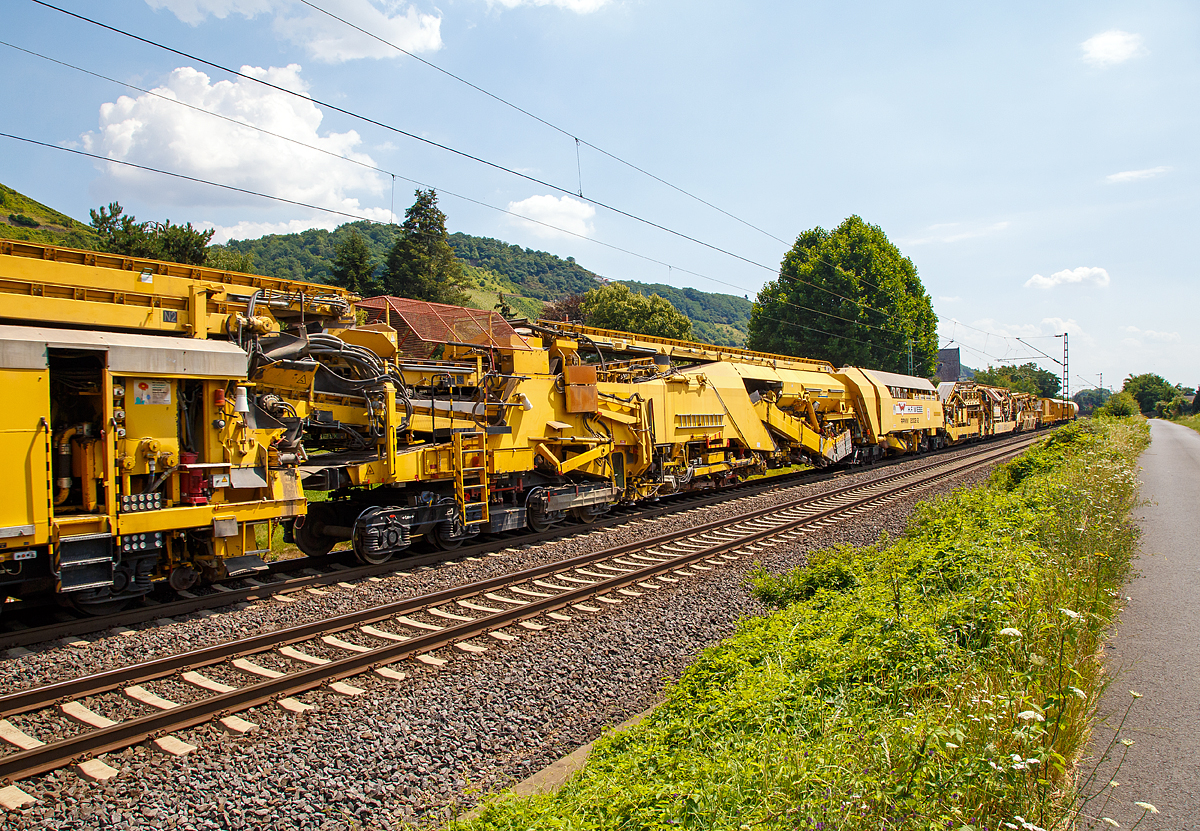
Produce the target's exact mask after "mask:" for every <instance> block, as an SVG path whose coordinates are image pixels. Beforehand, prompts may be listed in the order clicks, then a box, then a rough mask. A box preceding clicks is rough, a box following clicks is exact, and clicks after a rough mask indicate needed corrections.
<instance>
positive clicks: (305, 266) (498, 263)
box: [228, 222, 753, 346]
mask: <svg viewBox="0 0 1200 831" xmlns="http://www.w3.org/2000/svg"><path fill="white" fill-rule="evenodd" d="M351 230H357V231H358V233H359V234H360V235H361V236H362V238H363V240H364V241H365V242H366V243H367V247H368V248H369V249H370V251H371V255H372V256H373V257H374V258H375V260H376V262H378V263H379V264H380V267H381V268H382V264H383V262H384V260H386V259H387V252H388V249H390V248H391V246H392V242H393V240H394V228H392V227H391V226H387V225H377V224H374V223H370V222H351V223H347V224H346V225H342V226H340V227H339V228H338V229H337V230H335V231H322V230H311V231H303V232H301V233H299V234H277V235H272V236H266V237H262V238H260V239H254V240H236V241H233V242H230V243H228V247H229V248H230V249H232V250H235V251H238V252H240V253H252V254H253V255H254V266H255V270H256V271H258V272H260V273H262V274H266V275H269V276H272V277H291V278H293V279H297V280H310V281H313V282H317V283H325V282H328V281H329V265H330V263H331V262H332V261H333V258H334V256H335V249H336V246H337V244H338V242H339V241H340V240H341V238H342V236H343V235H344V234H347V233H349V232H350V231H351ZM449 241H450V245H451V247H452V248H454V253H455V254H456V255H457V256H458V258H459V259H460V260H462V261H463V262H464V263H466V265H467V267H468V272H469V273H470V274H471V276H472V278H473V279H474V280H475V282H476V284H477V286H478V288H477V289H475V290H474V291H472V292H471V300H472V302H473V303H474V304H475V305H476V306H478V307H480V308H486V309H490V308H492V307H493V306H494V305H495V304H496V303H497V302H498V299H499V298H498V297H497V295H498V294H501V293H503V294H504V295H505V299H506V300H507V302H508V303H509V305H511V306H512V307H513V308H514V309H515V310H516V311H518V312H519V313H520V314H524V315H528V316H531V317H532V316H536V315H537V314H538V313H539V310H540V304H542V303H546V302H550V301H554V300H559V299H561V298H563V297H565V296H567V295H570V294H584V293H585V292H587V291H590V290H591V289H594V288H596V287H598V286H599V285H601V282H602V281H601V279H600V277H599V275H597V274H596V273H595V272H593V271H589V270H588V269H586V268H584V267H583V266H581V265H579V264H578V263H577V262H575V260H574V259H573V258H570V257H568V258H567V259H563V258H561V257H557V256H555V255H554V254H548V253H546V252H545V251H534V250H532V249H530V248H522V247H521V246H519V245H510V244H508V243H506V242H502V241H501V240H497V239H491V238H489V237H475V236H471V235H470V234H463V233H455V234H451V235H450V236H449ZM622 282H624V283H625V284H626V285H628V286H629V288H630V289H631V290H633V291H635V292H637V293H638V294H642V295H646V296H649V295H651V294H658V295H660V296H662V297H664V298H666V299H667V300H669V301H670V302H671V305H673V306H674V307H675V308H677V309H679V310H680V311H681V312H683V313H684V314H686V315H687V316H688V317H689V318H691V320H692V324H693V332H694V336H695V338H696V339H697V340H701V341H705V342H708V343H715V344H720V345H726V346H740V345H742V344H743V343H745V341H746V327H747V326H748V324H749V322H750V308H751V306H752V305H753V304H752V303H751V302H750V301H749V300H746V299H744V298H741V297H734V296H733V295H728V294H712V293H709V292H704V291H698V290H697V289H692V288H686V289H679V288H675V287H674V286H668V285H664V284H661V283H637V282H632V281H622Z"/></svg>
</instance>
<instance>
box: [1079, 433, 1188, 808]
mask: <svg viewBox="0 0 1200 831" xmlns="http://www.w3.org/2000/svg"><path fill="white" fill-rule="evenodd" d="M1150 430H1151V437H1152V441H1151V444H1150V447H1149V448H1148V449H1147V450H1146V452H1145V453H1144V454H1143V455H1142V457H1141V460H1140V464H1141V467H1142V471H1141V480H1142V483H1143V484H1142V497H1143V498H1144V499H1147V500H1149V504H1148V505H1146V506H1145V507H1143V508H1141V509H1140V510H1139V512H1138V514H1139V518H1138V525H1139V526H1140V527H1141V529H1142V538H1141V546H1140V547H1141V556H1140V557H1139V559H1138V560H1137V561H1135V563H1134V567H1135V568H1136V569H1137V571H1138V572H1139V576H1138V577H1135V578H1134V579H1133V580H1131V581H1130V582H1129V584H1128V585H1127V586H1126V588H1125V593H1126V594H1127V595H1128V597H1129V601H1128V603H1127V604H1126V609H1125V611H1124V613H1123V614H1122V615H1121V619H1120V621H1119V622H1118V625H1117V627H1116V629H1115V631H1114V637H1113V638H1112V639H1111V641H1110V642H1109V644H1108V646H1107V648H1106V653H1107V655H1106V658H1107V666H1108V668H1109V671H1110V673H1111V674H1112V676H1113V681H1112V683H1111V684H1110V685H1109V688H1108V690H1107V692H1106V694H1105V696H1104V699H1103V700H1102V705H1101V714H1102V715H1104V716H1105V721H1104V723H1101V724H1099V725H1098V726H1097V728H1096V730H1095V731H1094V733H1093V736H1092V743H1091V746H1090V748H1089V749H1090V754H1089V755H1090V756H1091V758H1092V761H1090V762H1089V761H1086V760H1085V763H1084V766H1083V769H1084V770H1085V771H1090V770H1091V769H1093V768H1094V767H1095V766H1096V762H1095V760H1096V759H1097V758H1099V757H1101V756H1102V755H1103V754H1104V752H1105V748H1106V747H1108V746H1109V744H1110V742H1112V740H1113V738H1114V730H1115V728H1116V727H1117V723H1118V722H1119V721H1120V720H1121V718H1122V716H1123V715H1124V714H1125V712H1126V707H1127V705H1128V704H1129V702H1130V701H1131V700H1133V697H1132V696H1131V695H1130V691H1131V690H1133V691H1135V692H1138V693H1141V695H1142V698H1140V699H1137V700H1134V704H1133V707H1132V709H1130V710H1129V712H1128V716H1127V717H1126V719H1125V724H1124V727H1122V728H1121V730H1120V734H1119V735H1118V736H1117V737H1116V738H1117V739H1118V740H1119V739H1122V738H1124V739H1129V740H1132V741H1133V745H1132V746H1131V747H1130V748H1129V749H1128V752H1127V754H1126V755H1125V758H1124V761H1123V763H1122V764H1121V765H1120V769H1119V770H1117V769H1116V766H1117V763H1118V762H1120V761H1121V755H1122V752H1123V751H1124V748H1123V747H1122V746H1121V745H1120V743H1119V741H1118V743H1117V744H1116V745H1115V746H1114V747H1113V750H1112V751H1111V754H1110V758H1108V759H1107V760H1105V761H1103V762H1102V763H1101V764H1100V765H1099V767H1098V769H1097V770H1098V775H1097V776H1096V777H1095V780H1094V781H1095V785H1094V786H1093V787H1092V788H1091V790H1093V791H1095V790H1097V789H1098V788H1099V786H1101V785H1104V784H1106V783H1108V782H1109V781H1110V780H1113V779H1115V780H1116V781H1117V783H1118V786H1117V787H1116V788H1110V789H1109V792H1110V793H1111V798H1107V796H1106V795H1105V796H1100V797H1099V798H1096V799H1093V800H1091V801H1090V802H1089V803H1087V804H1085V805H1084V813H1085V814H1087V815H1089V816H1090V817H1092V818H1098V817H1109V818H1111V819H1113V820H1115V821H1116V822H1118V823H1120V826H1121V827H1122V828H1131V827H1132V826H1133V825H1134V824H1135V823H1136V822H1137V821H1138V819H1139V818H1140V817H1142V815H1143V809H1141V808H1138V807H1136V806H1135V805H1134V804H1133V803H1134V802H1148V803H1150V804H1152V805H1154V806H1155V807H1156V808H1157V809H1158V810H1159V813H1158V814H1157V815H1149V816H1146V817H1145V819H1144V821H1142V823H1141V824H1140V825H1139V826H1138V828H1139V829H1146V830H1147V831H1149V829H1170V830H1171V831H1176V829H1200V433H1197V432H1196V431H1194V430H1190V429H1188V428H1186V427H1181V426H1180V425H1178V424H1172V423H1171V422H1167V421H1161V420H1157V419H1156V420H1154V421H1151V422H1150ZM1085 775H1086V773H1085ZM1106 798H1107V802H1106ZM1080 826H1081V827H1083V828H1089V827H1094V828H1103V829H1108V828H1111V826H1110V825H1109V824H1107V823H1104V822H1102V821H1097V820H1096V819H1092V820H1091V821H1083V822H1081V823H1080Z"/></svg>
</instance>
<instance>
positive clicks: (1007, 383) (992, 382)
mask: <svg viewBox="0 0 1200 831" xmlns="http://www.w3.org/2000/svg"><path fill="white" fill-rule="evenodd" d="M975 380H976V381H977V382H978V383H980V384H987V385H988V386H992V387H1007V388H1008V389H1010V390H1014V391H1016V392H1028V393H1033V394H1034V395H1040V396H1041V397H1042V398H1053V397H1054V396H1056V395H1058V391H1059V390H1061V389H1062V379H1061V378H1059V376H1058V375H1056V374H1055V373H1053V372H1050V371H1049V370H1047V369H1042V368H1041V367H1039V366H1038V365H1037V364H1035V363H1032V362H1030V363H1027V364H1021V365H1020V366H997V367H993V366H989V367H988V368H987V369H980V370H977V371H976V372H975Z"/></svg>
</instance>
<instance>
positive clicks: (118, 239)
mask: <svg viewBox="0 0 1200 831" xmlns="http://www.w3.org/2000/svg"><path fill="white" fill-rule="evenodd" d="M89 213H90V214H91V218H92V222H91V225H92V227H93V228H95V229H96V233H97V234H98V235H99V237H100V246H101V247H100V250H101V251H107V252H108V253H110V254H120V255H122V256H125V257H144V258H146V259H150V260H165V261H167V262H173V263H183V264H184V265H204V264H205V262H206V261H207V259H208V243H209V241H210V240H212V238H213V234H215V233H216V231H215V230H208V231H201V230H200V229H199V228H193V227H192V223H190V222H188V223H186V224H184V225H174V224H172V223H171V220H169V219H168V220H166V221H165V222H138V221H137V219H136V217H133V216H130V215H127V214H126V213H125V210H124V209H123V208H122V207H121V205H120V203H119V202H110V203H109V204H108V207H107V209H106V208H105V207H104V206H101V207H100V210H99V211H95V210H93V211H89Z"/></svg>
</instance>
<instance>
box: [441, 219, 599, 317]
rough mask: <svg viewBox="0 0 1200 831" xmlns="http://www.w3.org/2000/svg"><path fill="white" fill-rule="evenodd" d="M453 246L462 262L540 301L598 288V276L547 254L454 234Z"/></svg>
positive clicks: (485, 238) (496, 241) (566, 260)
mask: <svg viewBox="0 0 1200 831" xmlns="http://www.w3.org/2000/svg"><path fill="white" fill-rule="evenodd" d="M450 245H451V246H452V247H453V248H454V253H455V254H457V255H458V258H459V259H460V260H462V261H463V262H466V263H469V264H471V265H473V266H475V267H476V268H483V269H487V270H488V271H494V272H496V273H497V274H500V275H503V276H504V277H507V278H508V279H509V280H511V281H512V282H513V283H515V284H516V285H518V286H521V287H522V289H523V290H524V291H525V292H526V293H528V294H529V296H531V297H536V298H538V299H540V300H558V299H559V298H560V297H566V296H567V295H568V294H583V293H584V292H586V291H589V290H591V289H594V288H596V287H597V286H598V285H599V283H600V281H599V277H598V275H596V274H595V273H594V272H591V271H588V270H587V269H586V268H584V267H583V266H581V265H579V264H578V263H576V262H575V259H574V258H573V257H568V258H567V259H565V260H564V259H562V258H561V257H556V256H554V255H553V254H547V253H546V252H545V251H533V250H531V249H529V248H522V247H521V246H519V245H509V244H508V243H506V242H501V241H500V240H498V239H490V238H488V237H473V236H470V235H469V234H461V233H460V234H451V235H450Z"/></svg>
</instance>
